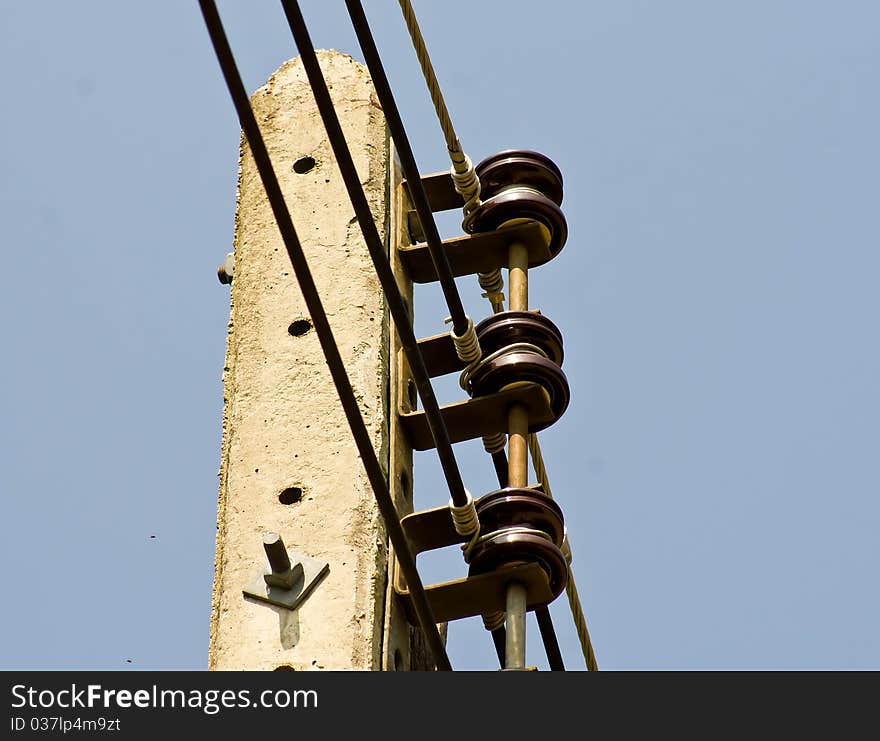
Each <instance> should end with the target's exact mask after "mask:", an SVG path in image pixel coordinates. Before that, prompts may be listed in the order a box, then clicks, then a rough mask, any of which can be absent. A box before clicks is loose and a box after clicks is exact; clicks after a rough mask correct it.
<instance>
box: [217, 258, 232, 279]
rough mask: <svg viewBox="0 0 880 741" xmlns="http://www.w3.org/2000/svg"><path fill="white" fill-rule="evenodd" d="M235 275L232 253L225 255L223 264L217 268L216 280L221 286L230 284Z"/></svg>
mask: <svg viewBox="0 0 880 741" xmlns="http://www.w3.org/2000/svg"><path fill="white" fill-rule="evenodd" d="M234 273H235V255H234V254H233V253H232V252H229V253H227V255H226V259H225V260H224V261H223V264H222V265H221V266H220V267H219V268H217V278H218V279H219V280H220V282H221V283H222V284H223V285H229V284H230V283H232V276H233V274H234Z"/></svg>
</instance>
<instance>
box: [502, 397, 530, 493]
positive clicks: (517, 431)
mask: <svg viewBox="0 0 880 741" xmlns="http://www.w3.org/2000/svg"><path fill="white" fill-rule="evenodd" d="M507 432H508V441H507V446H508V447H507V485H508V486H528V485H529V442H528V441H529V414H528V410H527V409H526V408H525V407H524V406H523V405H522V404H511V406H510V408H509V409H508V410H507Z"/></svg>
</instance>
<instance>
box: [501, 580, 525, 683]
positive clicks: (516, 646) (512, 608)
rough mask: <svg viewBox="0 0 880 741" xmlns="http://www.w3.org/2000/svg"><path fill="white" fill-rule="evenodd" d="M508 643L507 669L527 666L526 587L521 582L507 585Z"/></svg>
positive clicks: (506, 622)
mask: <svg viewBox="0 0 880 741" xmlns="http://www.w3.org/2000/svg"><path fill="white" fill-rule="evenodd" d="M505 626H506V628H507V643H506V645H505V656H506V662H505V667H504V668H505V669H525V666H526V588H525V587H524V586H523V585H522V584H520V583H519V582H513V583H512V584H509V585H508V587H507V617H506V618H505Z"/></svg>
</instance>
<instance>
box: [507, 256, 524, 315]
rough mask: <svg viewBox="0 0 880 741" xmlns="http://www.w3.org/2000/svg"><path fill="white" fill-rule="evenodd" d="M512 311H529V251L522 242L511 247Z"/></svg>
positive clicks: (509, 262)
mask: <svg viewBox="0 0 880 741" xmlns="http://www.w3.org/2000/svg"><path fill="white" fill-rule="evenodd" d="M507 267H508V274H507V282H508V286H509V291H510V310H511V311H528V310H529V251H528V249H527V248H526V246H525V245H524V244H522V243H520V242H514V243H513V244H512V245H510V253H509V258H508V262H507Z"/></svg>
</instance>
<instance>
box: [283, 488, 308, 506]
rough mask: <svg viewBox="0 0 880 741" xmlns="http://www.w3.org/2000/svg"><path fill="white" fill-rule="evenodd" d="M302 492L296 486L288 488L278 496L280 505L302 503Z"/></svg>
mask: <svg viewBox="0 0 880 741" xmlns="http://www.w3.org/2000/svg"><path fill="white" fill-rule="evenodd" d="M302 496H303V490H302V489H301V488H300V487H298V486H289V487H287V488H286V489H285V490H284V491H282V492H281V493H280V494H279V495H278V501H279V502H281V504H296V503H297V502H301V501H302Z"/></svg>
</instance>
